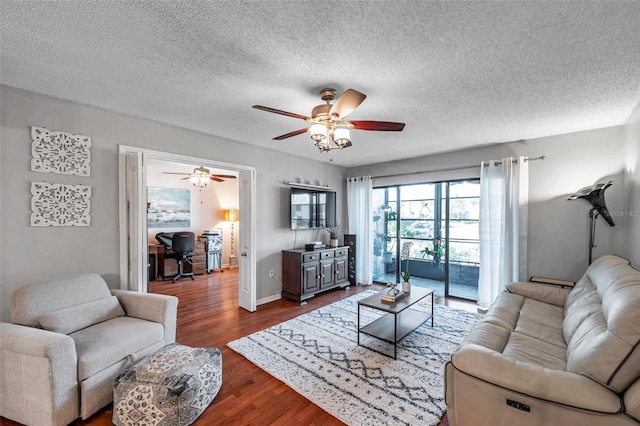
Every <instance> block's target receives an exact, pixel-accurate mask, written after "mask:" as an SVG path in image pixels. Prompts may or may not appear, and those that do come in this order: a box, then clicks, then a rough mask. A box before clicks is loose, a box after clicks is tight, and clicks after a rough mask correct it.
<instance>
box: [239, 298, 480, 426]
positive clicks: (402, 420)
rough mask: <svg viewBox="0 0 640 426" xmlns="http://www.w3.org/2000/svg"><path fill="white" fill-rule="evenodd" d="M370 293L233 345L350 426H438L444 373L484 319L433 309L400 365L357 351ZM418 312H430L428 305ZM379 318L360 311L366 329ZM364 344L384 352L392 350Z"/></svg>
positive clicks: (401, 349) (405, 345)
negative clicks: (361, 304) (362, 304)
mask: <svg viewBox="0 0 640 426" xmlns="http://www.w3.org/2000/svg"><path fill="white" fill-rule="evenodd" d="M374 293H375V292H374V291H371V290H369V291H365V292H362V293H358V294H356V295H354V296H351V297H349V298H346V299H343V300H340V301H338V302H335V303H332V304H331V305H328V306H325V307H323V308H319V309H316V310H315V311H312V312H309V313H306V314H303V315H300V316H299V317H296V318H294V319H291V320H289V321H285V322H283V323H281V324H278V325H276V326H273V327H271V328H268V329H266V330H263V331H259V332H257V333H254V334H251V335H249V336H246V337H243V338H241V339H239V340H235V341H233V342H229V344H228V345H227V346H229V347H230V348H231V349H233V350H234V351H236V352H238V353H239V354H241V355H243V356H245V357H246V358H247V359H248V360H249V361H251V362H253V363H254V364H256V365H257V366H259V367H260V368H262V369H263V370H265V371H267V372H268V373H269V374H271V375H272V376H274V377H276V378H277V379H279V380H281V381H283V382H284V383H286V384H287V385H288V386H290V387H291V388H293V389H294V390H295V391H296V392H298V393H300V394H301V395H303V396H304V397H305V398H307V399H309V400H310V401H312V402H313V403H315V404H317V405H318V406H320V407H322V409H324V410H325V411H327V412H328V413H330V414H332V415H333V416H335V417H337V418H338V419H340V420H342V421H343V422H345V423H347V424H349V425H416V424H421V425H427V424H429V425H436V424H437V423H438V422H439V421H440V419H441V418H442V416H443V414H444V412H445V410H446V405H445V402H444V393H443V392H444V386H443V368H444V364H445V363H446V361H447V360H448V358H449V357H450V356H451V353H452V352H453V351H454V350H455V349H456V348H457V346H458V345H459V344H460V343H461V342H462V339H463V338H464V336H465V335H466V334H467V333H468V332H469V330H471V328H472V327H473V326H474V325H475V324H476V323H477V322H478V321H479V320H480V318H481V317H482V316H481V315H480V314H475V313H471V312H466V311H462V310H457V309H453V308H449V307H446V306H442V305H435V307H434V326H433V328H432V327H431V322H430V321H427V322H426V323H424V324H423V325H422V326H420V327H419V328H418V329H417V330H416V331H414V332H413V333H411V334H409V335H408V336H407V337H406V338H405V339H404V340H403V341H402V342H401V343H400V345H399V346H398V355H397V360H394V359H393V358H390V357H387V356H384V355H381V354H379V353H377V352H374V351H372V350H369V349H366V348H363V347H361V346H358V344H357V321H358V318H357V312H358V305H357V301H358V300H360V299H362V298H364V297H367V296H369V295H371V294H374ZM427 299H428V301H427V300H426V299H425V302H424V303H423V304H420V305H419V306H417V308H418V309H423V310H425V311H426V310H430V309H431V307H430V299H431V298H427ZM379 316H380V311H376V310H372V309H369V308H364V307H363V308H361V325H365V324H368V323H369V322H371V321H373V320H374V319H375V318H377V317H379ZM361 342H364V343H365V344H366V345H367V346H370V347H374V348H376V350H381V351H384V352H385V353H391V354H392V353H393V347H392V346H391V345H390V344H385V343H383V342H380V341H377V340H376V339H373V338H368V340H366V341H364V339H363V335H361Z"/></svg>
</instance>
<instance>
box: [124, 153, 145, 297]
mask: <svg viewBox="0 0 640 426" xmlns="http://www.w3.org/2000/svg"><path fill="white" fill-rule="evenodd" d="M120 158H121V162H122V161H124V163H125V164H124V168H125V173H124V174H121V176H124V179H125V180H126V181H125V182H120V191H121V192H122V191H123V190H124V192H125V193H124V194H121V197H120V199H121V202H124V203H126V208H125V209H124V210H125V211H126V214H125V217H124V218H123V217H121V230H120V232H121V233H122V232H126V237H125V238H126V239H127V245H126V249H125V251H126V253H123V254H122V255H125V256H126V257H127V260H126V265H127V266H128V267H127V270H126V271H123V270H121V273H120V275H121V277H120V279H121V283H120V287H121V288H124V289H128V290H135V291H141V292H145V293H146V292H147V284H148V282H147V281H148V274H149V269H148V262H149V260H148V259H149V253H148V251H149V246H148V242H147V221H146V217H147V192H146V184H145V182H146V180H145V168H144V153H142V152H126V153H123V154H122V155H121V157H120ZM121 167H123V165H122V164H121ZM123 195H124V199H123ZM121 211H122V209H121ZM123 219H124V223H123V221H122V220H123Z"/></svg>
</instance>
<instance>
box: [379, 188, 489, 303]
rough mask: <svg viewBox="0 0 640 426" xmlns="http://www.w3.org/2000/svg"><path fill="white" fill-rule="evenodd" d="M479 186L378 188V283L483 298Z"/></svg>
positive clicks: (461, 296) (437, 293)
mask: <svg viewBox="0 0 640 426" xmlns="http://www.w3.org/2000/svg"><path fill="white" fill-rule="evenodd" d="M479 196H480V185H479V181H478V180H469V181H450V182H436V183H424V184H413V185H401V186H391V187H384V188H375V189H374V190H373V203H374V204H373V210H374V216H373V223H374V230H373V232H374V242H373V254H374V271H373V279H374V281H376V282H382V283H387V282H389V281H391V282H400V274H401V273H402V272H405V271H408V272H409V273H410V274H411V282H412V284H413V285H419V286H425V287H431V288H434V289H435V290H436V295H439V296H445V295H446V296H454V297H460V298H464V299H470V300H476V299H477V297H478V266H479V232H478V214H479Z"/></svg>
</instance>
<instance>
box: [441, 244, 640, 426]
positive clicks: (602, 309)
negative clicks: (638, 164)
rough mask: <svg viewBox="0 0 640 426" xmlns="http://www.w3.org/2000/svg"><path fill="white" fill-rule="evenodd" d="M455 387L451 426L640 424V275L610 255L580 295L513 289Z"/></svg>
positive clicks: (449, 368)
mask: <svg viewBox="0 0 640 426" xmlns="http://www.w3.org/2000/svg"><path fill="white" fill-rule="evenodd" d="M445 382H446V384H445V386H446V389H445V398H446V402H447V406H448V411H447V413H448V418H449V423H450V424H451V426H457V425H492V426H495V425H509V426H511V425H518V426H525V425H580V426H589V425H603V426H604V425H606V426H610V425H635V426H638V425H639V424H640V272H639V271H638V270H636V269H634V268H633V267H632V266H630V265H629V262H628V261H627V260H625V259H622V258H620V257H616V256H604V257H601V258H599V259H598V260H596V261H595V262H593V263H592V264H591V265H590V266H589V267H588V269H587V270H586V272H585V274H584V276H583V277H582V278H581V279H580V280H579V281H578V282H577V283H576V285H575V287H574V288H573V289H571V288H561V287H557V286H550V285H546V284H535V283H512V284H510V285H509V286H508V288H507V291H506V292H504V293H503V294H501V295H500V296H499V297H498V298H497V300H496V301H495V302H494V304H493V306H492V307H491V309H490V310H489V311H488V312H487V314H486V315H485V317H484V319H483V320H482V322H481V323H480V324H478V326H477V327H475V328H474V329H473V331H472V332H471V333H470V334H469V335H468V336H467V337H466V339H465V340H464V342H463V343H462V344H461V345H460V347H459V348H458V349H457V350H456V351H455V353H454V354H453V355H452V357H451V360H450V361H449V362H448V363H447V365H446V367H445Z"/></svg>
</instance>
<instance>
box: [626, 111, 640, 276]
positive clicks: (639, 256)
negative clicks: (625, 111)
mask: <svg viewBox="0 0 640 426" xmlns="http://www.w3.org/2000/svg"><path fill="white" fill-rule="evenodd" d="M624 140H625V150H624V155H625V173H626V174H625V187H626V188H625V189H626V195H625V201H626V204H625V209H624V213H625V217H626V220H627V223H628V232H626V233H625V237H626V239H627V240H626V246H627V253H628V256H629V259H631V261H632V262H633V263H634V264H635V265H636V266H638V267H640V105H638V107H637V108H636V110H635V111H634V113H633V114H632V115H631V118H629V121H628V122H627V125H626V126H625V134H624Z"/></svg>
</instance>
